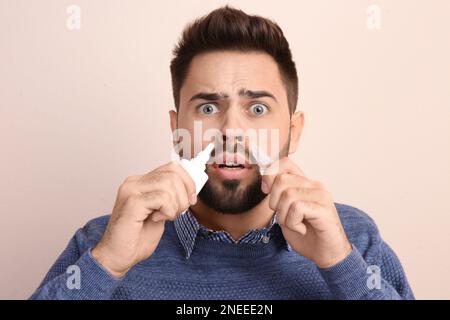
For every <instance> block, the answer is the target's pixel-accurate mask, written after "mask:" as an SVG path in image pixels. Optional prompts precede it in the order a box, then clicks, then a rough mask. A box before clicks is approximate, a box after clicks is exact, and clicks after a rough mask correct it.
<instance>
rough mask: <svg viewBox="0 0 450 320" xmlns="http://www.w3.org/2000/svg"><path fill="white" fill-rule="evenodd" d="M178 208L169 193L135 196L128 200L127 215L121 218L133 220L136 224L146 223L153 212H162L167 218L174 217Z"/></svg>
mask: <svg viewBox="0 0 450 320" xmlns="http://www.w3.org/2000/svg"><path fill="white" fill-rule="evenodd" d="M175 210H176V206H175V205H174V203H173V201H172V197H171V195H170V194H169V193H167V192H164V191H160V190H158V191H152V192H147V193H143V194H133V195H131V196H130V197H128V198H127V200H126V201H125V203H124V205H123V210H121V212H125V213H126V215H122V216H121V217H120V218H124V219H131V220H133V221H134V222H144V221H145V220H146V219H147V218H148V217H149V215H150V214H152V213H153V212H156V211H157V212H161V213H162V214H163V215H164V216H166V217H167V218H169V217H171V216H173V215H174V212H175Z"/></svg>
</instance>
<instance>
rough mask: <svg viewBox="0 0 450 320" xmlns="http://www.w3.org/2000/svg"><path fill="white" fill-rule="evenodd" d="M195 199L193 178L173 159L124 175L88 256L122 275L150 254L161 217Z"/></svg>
mask: <svg viewBox="0 0 450 320" xmlns="http://www.w3.org/2000/svg"><path fill="white" fill-rule="evenodd" d="M196 201H197V196H196V194H195V184H194V181H193V180H192V179H191V177H190V176H189V174H188V173H187V171H186V170H184V169H183V167H181V166H180V165H179V164H177V163H174V162H170V163H168V164H166V165H163V166H161V167H159V168H157V169H155V170H153V171H151V172H149V173H147V174H145V175H142V176H140V175H137V176H130V177H128V178H126V179H125V181H124V182H123V184H122V185H121V186H120V188H119V191H118V193H117V198H116V203H115V205H114V209H113V212H112V215H111V218H110V220H109V223H108V226H107V228H106V231H105V233H104V235H103V237H102V239H101V240H100V242H99V243H98V244H97V245H96V246H95V247H94V248H93V249H92V251H91V253H92V256H93V257H94V258H95V259H96V260H97V261H98V262H99V263H100V264H101V265H102V266H103V267H104V268H105V269H106V270H107V271H109V272H110V273H111V274H112V275H114V276H115V277H117V278H121V277H123V276H124V275H125V274H126V272H127V271H128V270H130V269H131V268H132V267H133V266H134V265H135V264H137V263H139V262H140V261H142V260H144V259H147V258H148V257H150V256H151V255H152V253H153V251H154V250H155V249H156V247H157V245H158V243H159V241H160V239H161V236H162V234H163V232H164V223H165V221H166V220H175V219H176V218H178V217H179V216H180V215H181V213H182V212H184V211H185V210H186V209H188V208H189V206H190V205H193V204H195V202H196Z"/></svg>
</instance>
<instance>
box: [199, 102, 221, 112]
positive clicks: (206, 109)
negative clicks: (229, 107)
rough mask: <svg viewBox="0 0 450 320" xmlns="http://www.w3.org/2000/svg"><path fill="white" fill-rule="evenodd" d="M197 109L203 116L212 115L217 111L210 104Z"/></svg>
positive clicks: (215, 107) (214, 106)
mask: <svg viewBox="0 0 450 320" xmlns="http://www.w3.org/2000/svg"><path fill="white" fill-rule="evenodd" d="M198 109H199V111H200V112H201V113H203V114H213V113H216V112H217V111H218V109H217V106H216V105H214V104H211V103H205V104H202V105H201V106H199V108H198Z"/></svg>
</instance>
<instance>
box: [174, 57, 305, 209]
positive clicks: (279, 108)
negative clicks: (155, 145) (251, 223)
mask: <svg viewBox="0 0 450 320" xmlns="http://www.w3.org/2000/svg"><path fill="white" fill-rule="evenodd" d="M290 120H291V119H290V114H289V107H288V102H287V93H286V89H285V87H284V85H283V82H282V79H281V75H280V72H279V70H278V66H277V64H276V62H275V61H274V60H273V59H272V57H271V56H269V55H268V54H265V53H259V52H248V53H242V52H237V51H214V52H208V53H204V54H200V55H197V56H195V57H194V59H193V60H192V62H191V65H190V69H189V72H188V74H187V76H186V79H185V81H184V83H183V86H182V88H181V91H180V106H179V110H178V114H176V113H175V112H171V126H172V130H175V129H177V128H178V129H186V130H187V131H188V132H189V133H190V136H191V137H192V143H191V150H190V154H191V155H195V153H194V142H195V141H202V147H203V148H204V147H205V146H206V145H207V144H208V143H209V142H211V140H209V141H208V139H206V140H205V139H204V138H202V137H198V134H199V133H200V134H202V135H203V133H205V132H207V131H208V130H209V129H212V130H213V131H215V132H220V138H221V139H218V140H217V139H216V141H215V142H216V149H215V150H214V154H213V156H214V158H213V159H214V161H211V162H213V163H210V164H208V165H207V169H206V173H207V174H208V176H209V180H208V182H207V183H206V185H205V187H204V188H203V189H202V191H201V192H200V194H199V198H200V199H201V200H202V201H203V202H204V203H205V204H206V205H207V206H209V207H211V208H212V209H214V210H216V211H218V212H222V213H242V212H246V211H248V210H250V209H251V208H253V207H254V206H256V205H257V204H258V203H259V202H261V200H262V199H263V198H264V196H265V195H264V193H262V192H261V175H260V173H259V169H258V166H257V165H255V164H254V161H252V160H251V158H250V157H249V155H250V150H249V140H250V138H249V136H248V135H247V134H246V133H248V132H252V133H255V132H256V133H261V132H263V131H265V132H266V134H265V135H264V134H260V135H258V137H257V138H256V140H252V141H253V142H256V144H257V145H260V146H261V145H264V151H265V153H267V154H269V155H276V156H277V157H282V156H286V155H287V154H288V153H290V151H291V152H292V151H293V149H295V147H296V146H295V145H296V143H297V136H298V135H299V130H298V129H296V130H294V134H295V135H296V137H293V138H294V139H293V140H294V144H295V145H294V146H291V150H290V149H289V145H290V143H289V141H290V140H291V135H292V132H291V126H292V123H291V121H290ZM297 122H298V121H297V120H296V123H297ZM195 123H197V125H198V124H199V123H201V132H198V130H197V131H196V130H194V124H195ZM296 123H294V125H295V124H296ZM249 129H250V130H249ZM261 129H262V130H261ZM210 131H211V130H210ZM239 132H240V133H239ZM274 133H276V134H274ZM194 134H197V136H195V135H194ZM263 140H265V141H263ZM185 151H186V150H185Z"/></svg>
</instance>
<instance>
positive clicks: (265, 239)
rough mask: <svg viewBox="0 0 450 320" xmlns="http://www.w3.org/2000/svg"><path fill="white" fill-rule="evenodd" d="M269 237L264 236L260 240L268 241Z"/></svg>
mask: <svg viewBox="0 0 450 320" xmlns="http://www.w3.org/2000/svg"><path fill="white" fill-rule="evenodd" d="M269 240H270V238H269V237H268V236H264V237H262V242H263V243H269Z"/></svg>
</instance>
